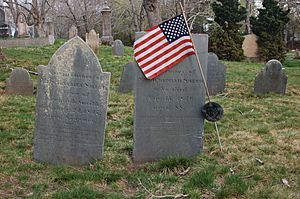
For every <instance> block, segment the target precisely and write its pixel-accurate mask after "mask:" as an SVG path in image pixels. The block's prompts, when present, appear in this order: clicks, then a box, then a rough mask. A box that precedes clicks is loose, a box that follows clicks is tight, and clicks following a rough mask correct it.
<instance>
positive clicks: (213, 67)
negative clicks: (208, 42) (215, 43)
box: [207, 53, 226, 95]
mask: <svg viewBox="0 0 300 199" xmlns="http://www.w3.org/2000/svg"><path fill="white" fill-rule="evenodd" d="M225 84H226V66H225V65H224V64H223V63H222V62H221V61H219V58H218V56H217V55H216V54H214V53H209V54H208V64H207V87H208V91H209V94H210V95H217V94H220V93H222V92H224V90H225Z"/></svg>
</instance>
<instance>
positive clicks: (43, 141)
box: [34, 37, 110, 165]
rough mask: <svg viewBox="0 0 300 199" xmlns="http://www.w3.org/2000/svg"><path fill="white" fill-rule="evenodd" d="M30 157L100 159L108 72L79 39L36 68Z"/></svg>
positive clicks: (57, 160)
mask: <svg viewBox="0 0 300 199" xmlns="http://www.w3.org/2000/svg"><path fill="white" fill-rule="evenodd" d="M39 75H40V80H39V86H38V91H37V104H36V127H35V140H34V159H36V160H37V161H40V162H47V163H50V164H68V165H87V164H89V163H90V162H92V161H94V160H96V159H100V158H102V153H103V142H104V129H105V122H106V113H107V103H108V92H109V81H110V73H104V72H102V69H101V66H100V63H99V61H98V59H97V57H96V56H95V54H94V53H93V52H92V50H91V49H90V48H89V47H88V46H87V45H86V43H85V42H84V41H83V40H82V39H80V38H79V37H75V38H73V39H71V40H70V41H68V42H67V43H66V44H64V45H63V46H62V47H60V48H59V49H58V50H57V51H56V53H55V54H54V55H53V57H52V58H51V60H50V62H49V65H48V66H40V67H39Z"/></svg>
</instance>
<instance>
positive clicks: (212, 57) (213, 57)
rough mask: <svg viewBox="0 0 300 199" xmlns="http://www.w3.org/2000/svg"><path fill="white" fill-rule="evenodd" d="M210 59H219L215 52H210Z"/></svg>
mask: <svg viewBox="0 0 300 199" xmlns="http://www.w3.org/2000/svg"><path fill="white" fill-rule="evenodd" d="M208 59H209V60H216V61H218V60H219V58H218V56H217V55H216V54H215V53H213V52H210V53H208Z"/></svg>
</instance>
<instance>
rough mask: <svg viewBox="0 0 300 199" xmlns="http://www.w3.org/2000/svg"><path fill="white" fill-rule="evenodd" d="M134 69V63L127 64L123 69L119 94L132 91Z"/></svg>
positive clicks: (135, 65)
mask: <svg viewBox="0 0 300 199" xmlns="http://www.w3.org/2000/svg"><path fill="white" fill-rule="evenodd" d="M136 67H138V66H137V64H136V63H135V62H129V63H128V64H126V65H125V66H124V67H123V72H122V76H121V80H120V87H119V91H120V93H128V92H131V91H133V87H134V78H135V68H136Z"/></svg>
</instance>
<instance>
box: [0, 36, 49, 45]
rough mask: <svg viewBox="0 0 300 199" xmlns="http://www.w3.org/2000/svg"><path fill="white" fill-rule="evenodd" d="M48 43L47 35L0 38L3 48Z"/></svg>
mask: <svg viewBox="0 0 300 199" xmlns="http://www.w3.org/2000/svg"><path fill="white" fill-rule="evenodd" d="M49 44H50V42H49V38H48V37H39V38H14V39H0V46H1V47H3V48H13V47H28V46H46V45H49Z"/></svg>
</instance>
